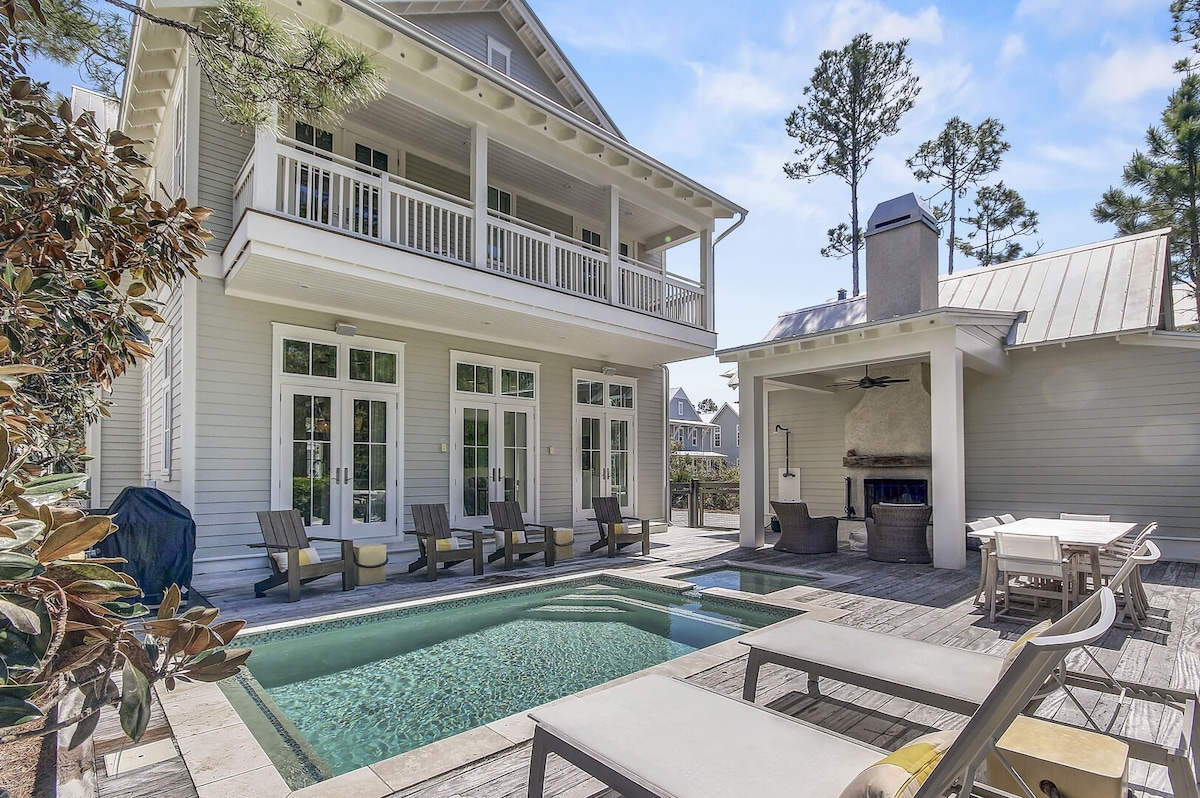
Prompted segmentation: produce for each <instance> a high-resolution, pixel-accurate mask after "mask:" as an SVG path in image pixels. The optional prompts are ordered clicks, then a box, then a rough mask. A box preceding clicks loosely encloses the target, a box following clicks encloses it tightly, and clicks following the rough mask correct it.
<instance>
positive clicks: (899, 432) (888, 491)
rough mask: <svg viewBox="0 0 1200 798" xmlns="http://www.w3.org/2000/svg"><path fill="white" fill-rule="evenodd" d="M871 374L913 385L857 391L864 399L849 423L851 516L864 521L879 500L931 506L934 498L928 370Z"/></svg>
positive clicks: (917, 367) (890, 367) (902, 368)
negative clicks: (932, 491) (929, 502)
mask: <svg viewBox="0 0 1200 798" xmlns="http://www.w3.org/2000/svg"><path fill="white" fill-rule="evenodd" d="M870 373H871V376H880V375H884V374H886V375H888V376H890V377H895V378H897V379H907V380H909V381H908V382H902V383H894V384H892V385H889V386H887V387H886V388H868V389H865V390H863V389H858V388H855V389H853V390H855V391H858V392H860V393H861V394H862V397H861V398H860V399H859V400H858V404H856V405H855V406H854V408H853V409H852V410H851V411H850V412H849V413H847V414H846V422H845V445H846V456H845V457H844V458H843V459H842V465H843V467H844V468H845V469H846V476H847V480H848V482H847V501H846V515H847V516H848V517H849V516H853V517H858V518H865V517H866V516H867V515H868V514H869V511H870V505H871V504H873V503H876V502H880V501H900V502H907V501H912V502H916V503H926V502H928V501H929V500H930V498H931V497H930V496H929V491H928V486H929V484H930V480H931V479H932V477H933V471H932V467H931V463H932V444H931V427H930V398H929V366H928V365H927V364H924V363H909V364H903V365H898V364H880V365H878V366H872V367H871V369H870ZM868 483H870V486H871V493H868V492H867V486H868ZM851 508H853V511H851Z"/></svg>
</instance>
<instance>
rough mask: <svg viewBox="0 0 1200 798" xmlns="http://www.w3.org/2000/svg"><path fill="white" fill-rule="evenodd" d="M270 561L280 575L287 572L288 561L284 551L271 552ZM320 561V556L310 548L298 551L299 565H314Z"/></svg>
mask: <svg viewBox="0 0 1200 798" xmlns="http://www.w3.org/2000/svg"><path fill="white" fill-rule="evenodd" d="M271 559H272V560H274V561H275V567H276V568H278V569H279V572H280V573H283V572H285V571H287V567H288V560H287V552H286V551H273V552H271ZM320 561H321V555H319V554H317V550H316V549H315V548H313V547H312V546H309V547H308V548H307V549H300V564H301V565H315V564H317V563H319V562H320Z"/></svg>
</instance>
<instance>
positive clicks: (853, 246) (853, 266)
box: [850, 174, 859, 296]
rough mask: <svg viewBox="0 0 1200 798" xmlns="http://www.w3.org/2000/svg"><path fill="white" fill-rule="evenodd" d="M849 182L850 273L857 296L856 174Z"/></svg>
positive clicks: (854, 294)
mask: <svg viewBox="0 0 1200 798" xmlns="http://www.w3.org/2000/svg"><path fill="white" fill-rule="evenodd" d="M853 177H854V179H853V180H851V182H850V275H851V282H852V284H853V285H852V287H853V289H854V293H853V294H852V295H851V296H858V294H859V290H858V175H857V174H855V175H853Z"/></svg>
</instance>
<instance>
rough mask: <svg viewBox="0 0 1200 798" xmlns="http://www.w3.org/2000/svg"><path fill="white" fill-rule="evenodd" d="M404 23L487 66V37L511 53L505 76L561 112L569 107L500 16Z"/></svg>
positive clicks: (427, 17)
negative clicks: (411, 24)
mask: <svg viewBox="0 0 1200 798" xmlns="http://www.w3.org/2000/svg"><path fill="white" fill-rule="evenodd" d="M405 19H407V20H408V21H410V22H412V23H414V24H416V25H419V26H420V27H422V28H424V29H425V30H427V31H429V32H430V33H432V34H433V35H434V36H437V37H438V38H439V39H441V40H442V41H444V42H446V43H448V44H451V45H453V46H455V47H457V48H458V49H459V50H462V51H463V52H464V53H466V54H467V55H469V56H471V57H472V58H477V59H479V60H480V61H482V62H483V63H485V64H486V63H487V62H488V51H487V46H488V45H487V39H488V36H491V37H492V38H493V39H495V40H496V41H498V42H500V43H501V44H503V45H504V46H505V47H507V48H509V49H510V50H512V56H511V61H510V62H509V68H508V72H509V75H511V76H512V77H513V78H514V79H515V80H518V81H520V82H521V83H524V84H525V85H526V86H528V87H529V88H531V89H533V90H534V91H536V92H537V93H538V94H541V95H542V96H544V97H546V98H548V99H550V100H553V101H554V102H556V103H558V104H559V105H561V106H563V107H564V108H568V107H569V106H567V104H566V100H565V99H564V98H563V95H562V92H560V91H559V90H558V87H556V86H555V85H554V83H553V82H552V81H551V80H550V77H549V76H548V75H547V74H546V73H545V71H544V70H543V69H542V67H541V66H540V65H539V64H538V62H537V59H536V58H534V57H533V53H531V52H529V50H528V49H527V48H526V47H525V44H524V43H523V42H522V41H521V38H520V37H519V36H518V35H517V33H516V31H514V30H513V29H512V27H511V26H509V24H508V23H507V22H505V21H504V18H503V17H502V16H500V14H498V13H495V12H490V13H489V12H484V13H461V12H460V13H455V14H413V15H411V16H407V17H405Z"/></svg>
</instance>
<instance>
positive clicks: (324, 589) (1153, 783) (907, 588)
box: [106, 527, 1200, 798]
mask: <svg viewBox="0 0 1200 798" xmlns="http://www.w3.org/2000/svg"><path fill="white" fill-rule="evenodd" d="M768 537H769V540H768V542H771V541H770V536H768ZM586 547H587V541H586V540H584V541H581V542H577V544H576V548H577V556H576V557H575V558H574V559H572V560H568V561H566V562H561V563H560V564H559V565H556V566H555V567H554V568H553V569H546V568H544V567H542V566H541V565H540V563H538V562H537V561H530V562H529V563H527V564H525V565H522V566H520V567H519V568H518V569H516V570H514V572H512V573H508V574H505V573H502V572H499V571H496V570H494V569H493V568H492V567H490V566H489V568H488V569H487V570H486V571H485V575H484V576H482V577H474V576H472V575H471V574H470V568H469V563H464V564H462V565H460V566H457V567H456V568H455V569H453V570H452V571H450V572H449V574H448V575H446V576H445V577H441V578H439V579H438V581H437V582H435V583H432V584H431V583H427V582H425V581H424V577H423V575H408V574H407V573H403V572H404V571H405V563H403V562H394V563H392V564H391V565H389V577H388V582H387V583H386V584H384V585H380V586H370V587H364V588H359V589H358V590H355V591H351V592H347V593H342V592H341V591H340V590H339V589H338V580H337V578H336V577H331V578H328V579H324V580H321V581H320V582H317V583H314V584H313V585H311V586H309V587H306V588H305V592H304V594H303V598H302V599H301V600H300V601H299V602H296V603H294V604H287V603H286V602H285V601H284V593H285V592H286V591H273V595H269V596H268V597H267V598H265V599H254V598H253V591H252V589H251V586H250V581H251V580H249V579H246V578H245V577H241V578H238V579H231V578H229V577H220V578H213V577H210V578H204V579H199V580H197V585H196V587H197V589H198V591H199V592H200V593H201V594H202V595H203V596H204V597H206V598H207V599H208V600H209V601H210V602H212V603H213V604H214V605H216V606H218V607H220V608H221V610H222V614H223V616H225V617H227V618H239V617H240V618H244V619H246V620H247V621H248V622H249V624H250V625H251V626H257V625H262V624H266V623H274V622H278V621H283V620H290V619H294V618H303V617H312V616H316V615H324V614H328V613H331V612H338V611H343V610H349V609H355V608H361V607H368V606H376V605H381V604H387V603H392V602H396V601H403V600H408V599H414V598H420V597H426V596H431V595H440V594H448V593H455V592H460V591H463V590H468V589H474V588H478V587H484V586H488V585H495V584H506V583H515V582H518V581H525V580H532V579H537V578H542V577H545V576H548V575H555V576H558V575H563V574H566V573H571V572H578V571H584V570H595V569H600V568H612V567H616V568H637V567H645V566H647V565H662V564H671V565H705V564H712V563H717V562H720V561H721V560H738V561H750V562H754V563H759V564H769V565H777V566H785V567H793V568H795V567H798V568H804V569H809V570H817V571H822V572H826V573H830V574H837V575H841V576H849V577H854V578H855V580H856V581H853V582H850V583H848V584H845V585H842V586H840V587H838V588H836V589H830V590H822V591H817V592H813V593H812V594H810V595H807V596H806V597H805V601H807V602H811V603H814V604H817V605H820V606H825V607H832V608H837V609H841V610H844V611H845V612H846V614H845V616H844V617H842V618H841V619H840V620H839V621H838V623H844V624H847V625H851V626H856V627H861V628H868V629H874V630H877V631H881V632H886V633H889V634H897V635H903V636H906V637H911V638H914V639H919V640H926V641H929V642H934V643H939V644H942V645H949V646H959V647H963V648H969V649H973V650H979V651H995V652H1003V651H1005V650H1007V648H1008V646H1009V645H1010V644H1011V642H1012V641H1013V640H1015V639H1016V638H1017V637H1019V636H1020V635H1021V634H1022V633H1024V632H1025V631H1027V630H1028V628H1029V624H1028V623H1022V622H1015V621H997V622H996V623H989V622H988V620H987V617H986V615H985V614H983V613H982V612H981V611H980V610H979V609H978V608H976V607H974V605H973V604H972V596H973V594H974V590H975V586H976V582H977V579H978V574H979V566H978V558H977V555H975V554H971V555H969V559H968V564H967V567H966V568H965V569H964V570H962V571H957V572H955V571H944V570H936V569H934V568H932V567H930V566H923V565H889V564H884V563H875V562H871V561H869V560H867V559H866V556H865V555H863V554H858V553H852V552H848V551H846V550H845V549H844V548H843V549H842V551H840V552H839V553H838V554H834V555H820V556H808V557H802V556H798V555H790V554H780V553H776V552H774V551H773V550H772V549H769V548H768V549H764V550H762V551H759V552H751V551H746V550H743V549H740V548H738V546H737V533H736V532H726V531H714V530H692V529H685V528H679V527H672V528H671V529H670V530H668V531H667V532H664V533H662V534H658V535H655V536H654V537H653V548H652V555H651V557H648V558H642V557H622V558H618V559H617V560H609V559H607V558H605V557H603V556H600V555H589V554H587V553H586ZM1145 582H1146V587H1147V591H1148V593H1149V594H1150V598H1151V606H1152V610H1151V617H1150V619H1149V622H1148V624H1147V626H1146V628H1145V629H1143V630H1142V631H1139V632H1132V631H1129V630H1113V631H1112V632H1110V633H1109V634H1108V635H1107V636H1106V637H1105V638H1104V639H1103V640H1102V641H1100V643H1099V645H1098V646H1096V647H1095V649H1094V651H1095V653H1096V654H1097V656H1098V657H1099V658H1100V659H1101V660H1102V661H1103V662H1104V663H1105V665H1106V666H1107V667H1109V669H1111V670H1113V671H1114V672H1115V673H1116V675H1117V676H1119V677H1121V678H1124V679H1129V680H1136V681H1142V682H1148V683H1153V684H1161V685H1164V686H1170V687H1175V688H1181V689H1193V690H1194V689H1196V687H1197V684H1198V681H1200V639H1198V638H1200V575H1198V574H1197V566H1196V565H1195V564H1180V563H1160V564H1158V565H1156V566H1155V567H1154V568H1153V569H1151V570H1150V571H1149V572H1148V573H1146V574H1145ZM322 583H324V584H322ZM744 670H745V657H744V656H741V657H737V658H735V659H733V660H730V661H728V662H726V663H724V664H722V665H719V666H717V667H714V668H711V669H709V670H707V671H703V672H701V673H699V674H697V675H695V676H693V677H691V679H692V680H694V681H696V682H698V683H700V684H703V685H705V686H707V687H710V688H712V689H715V690H719V691H721V692H724V693H728V694H730V695H740V693H741V685H742V677H743V674H744ZM822 692H823V694H822V695H821V696H820V697H816V698H814V697H811V696H809V695H808V694H807V692H806V677H805V676H804V675H803V674H798V673H796V672H794V671H787V670H784V669H782V668H778V667H775V666H767V667H765V668H764V669H763V672H762V676H761V678H760V682H759V693H758V695H759V699H758V700H759V703H767V704H768V705H769V706H771V707H772V708H774V709H776V710H779V711H782V712H786V713H788V714H790V715H793V716H795V717H797V718H801V719H804V720H806V721H809V722H812V723H815V724H818V725H820V726H822V727H825V728H829V729H831V730H834V731H838V732H841V733H843V734H847V735H849V736H851V737H854V738H856V739H859V740H863V741H864V742H868V743H871V744H873V745H877V746H879V747H881V748H888V749H892V748H895V747H897V746H899V745H901V744H903V743H904V742H906V741H907V740H909V739H912V738H913V737H916V736H919V735H921V734H924V733H927V732H928V731H931V730H935V729H946V728H957V727H961V726H962V725H963V724H965V722H966V718H965V717H964V716H961V715H956V714H954V713H948V712H944V711H939V710H935V709H932V708H930V707H926V706H922V705H918V704H914V703H912V702H909V701H905V700H902V699H897V698H893V697H890V696H886V695H883V694H879V693H874V692H871V691H868V690H864V689H862V688H858V687H853V686H849V685H844V684H838V683H836V682H831V681H829V680H824V681H823V682H822ZM1088 695H1091V696H1092V698H1091V700H1090V702H1089V703H1090V706H1089V709H1095V710H1097V712H1098V714H1099V717H1101V718H1103V719H1104V720H1107V719H1108V717H1110V716H1111V715H1113V712H1114V710H1115V702H1114V701H1113V700H1112V699H1110V698H1109V697H1107V696H1102V697H1096V695H1095V694H1088ZM1038 714H1039V715H1044V716H1050V717H1055V718H1056V719H1060V720H1065V721H1076V722H1078V721H1079V720H1080V716H1079V714H1078V710H1077V709H1076V708H1075V707H1074V706H1073V705H1071V704H1070V703H1068V702H1067V701H1066V700H1065V699H1062V698H1058V697H1054V698H1052V699H1051V700H1049V701H1047V702H1045V703H1044V704H1043V705H1042V707H1041V708H1040V709H1039V711H1038ZM1177 716H1178V713H1172V712H1169V711H1168V712H1164V711H1163V710H1162V708H1161V707H1159V706H1157V705H1153V704H1144V705H1143V703H1142V702H1134V704H1133V705H1132V707H1130V708H1129V709H1128V710H1127V711H1125V712H1123V713H1122V714H1121V716H1120V717H1119V718H1118V720H1117V725H1116V727H1115V728H1116V730H1118V731H1121V732H1122V733H1124V734H1126V735H1129V736H1135V737H1138V738H1143V739H1150V740H1159V741H1163V740H1167V739H1169V738H1170V735H1171V733H1172V731H1173V729H1177V728H1178V722H1177V720H1178V718H1177ZM762 750H763V763H764V766H773V767H779V766H787V765H786V756H785V752H780V751H776V750H773V749H772V747H771V741H770V740H764V741H763V748H762ZM795 758H796V761H795V763H794V766H795V767H796V768H797V773H798V774H799V773H800V772H801V769H802V768H803V767H810V766H812V763H805V762H804V761H803V753H802V752H796V753H795ZM739 766H745V763H742V764H740V765H739ZM528 767H529V745H528V743H524V744H520V745H516V746H514V747H512V748H509V749H507V750H504V751H501V752H499V753H496V754H493V755H490V756H487V757H484V758H482V759H479V760H477V761H474V762H472V763H471V764H469V765H466V766H463V767H458V768H456V769H454V770H451V771H449V772H446V773H442V774H440V775H437V776H435V777H433V778H430V779H427V780H426V781H423V782H421V783H419V784H416V785H413V786H411V787H408V788H406V789H403V790H400V791H398V792H394V793H392V795H393V796H394V798H401V797H402V796H403V797H407V796H422V798H452V796H460V797H464V798H465V797H467V796H471V797H473V798H483V797H484V796H487V798H509V797H511V798H517V797H518V796H524V795H525V794H526V792H525V791H526V786H527V784H526V780H527V772H528ZM547 773H548V775H547V785H548V789H547V793H546V794H547V795H548V796H559V797H560V798H592V797H594V796H612V795H615V793H613V792H612V791H609V790H606V789H605V788H604V787H603V785H601V784H599V783H597V782H595V781H594V780H591V779H589V778H587V777H586V776H585V775H584V774H582V773H581V772H580V771H578V770H577V769H575V768H574V767H572V766H570V765H567V764H566V763H564V762H563V761H562V760H559V759H557V758H556V757H552V758H551V761H550V765H549V768H548V771H547ZM110 786H111V785H110ZM1130 786H1131V787H1133V789H1134V791H1135V794H1136V795H1138V796H1139V798H1151V797H1155V798H1156V797H1157V796H1166V795H1171V794H1172V791H1171V788H1170V785H1169V782H1168V780H1167V777H1166V771H1165V768H1162V767H1160V766H1150V765H1147V764H1145V763H1141V762H1137V761H1131V763H1130ZM106 794H109V795H114V796H116V795H121V794H123V793H122V791H120V790H112V789H109V790H108V791H106ZM124 794H128V795H132V794H133V793H124ZM172 794H173V795H175V794H178V795H184V793H182V792H173V793H172ZM347 798H349V796H347Z"/></svg>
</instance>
